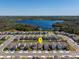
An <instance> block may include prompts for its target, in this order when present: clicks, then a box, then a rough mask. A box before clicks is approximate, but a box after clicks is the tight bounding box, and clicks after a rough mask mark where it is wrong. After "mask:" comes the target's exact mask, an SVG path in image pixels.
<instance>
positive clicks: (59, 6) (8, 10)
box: [0, 0, 79, 16]
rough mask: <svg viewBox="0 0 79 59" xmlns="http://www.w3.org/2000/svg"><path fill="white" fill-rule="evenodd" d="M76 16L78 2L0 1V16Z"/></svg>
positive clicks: (74, 0)
mask: <svg viewBox="0 0 79 59" xmlns="http://www.w3.org/2000/svg"><path fill="white" fill-rule="evenodd" d="M61 15H62V16H63V15H64V16H69V15H70V16H72V15H75V16H78V15H79V0H0V16H61Z"/></svg>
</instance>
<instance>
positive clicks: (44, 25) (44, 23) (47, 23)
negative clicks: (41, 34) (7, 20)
mask: <svg viewBox="0 0 79 59" xmlns="http://www.w3.org/2000/svg"><path fill="white" fill-rule="evenodd" d="M57 22H59V23H63V22H64V21H63V20H31V19H30V20H18V21H16V23H19V24H29V25H34V26H39V27H40V28H41V29H44V30H47V29H51V28H54V26H52V24H55V23H57Z"/></svg>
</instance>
